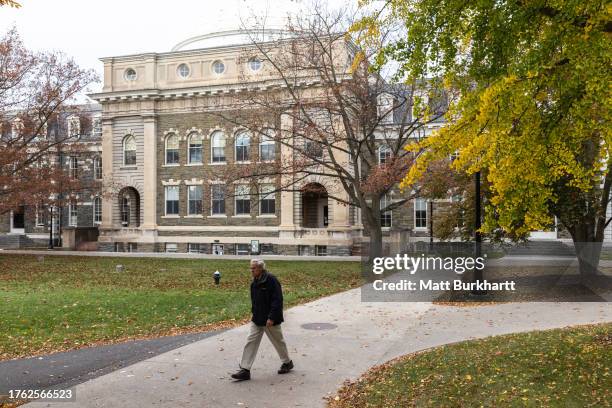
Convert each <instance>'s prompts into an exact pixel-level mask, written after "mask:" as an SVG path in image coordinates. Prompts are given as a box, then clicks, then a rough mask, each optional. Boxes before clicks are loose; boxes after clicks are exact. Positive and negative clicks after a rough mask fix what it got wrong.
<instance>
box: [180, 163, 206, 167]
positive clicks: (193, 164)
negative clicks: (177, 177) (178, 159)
mask: <svg viewBox="0 0 612 408" xmlns="http://www.w3.org/2000/svg"><path fill="white" fill-rule="evenodd" d="M203 165H204V163H187V164H186V165H185V166H187V167H195V166H203Z"/></svg>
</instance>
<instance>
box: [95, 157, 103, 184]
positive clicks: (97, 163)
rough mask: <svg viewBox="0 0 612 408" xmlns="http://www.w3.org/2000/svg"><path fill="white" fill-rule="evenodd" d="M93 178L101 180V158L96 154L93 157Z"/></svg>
mask: <svg viewBox="0 0 612 408" xmlns="http://www.w3.org/2000/svg"><path fill="white" fill-rule="evenodd" d="M93 164H94V178H95V179H96V180H102V159H101V158H100V157H99V156H98V157H95V158H94V161H93Z"/></svg>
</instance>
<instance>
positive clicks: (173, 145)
mask: <svg viewBox="0 0 612 408" xmlns="http://www.w3.org/2000/svg"><path fill="white" fill-rule="evenodd" d="M166 164H179V137H178V136H177V135H175V134H170V135H168V137H166Z"/></svg>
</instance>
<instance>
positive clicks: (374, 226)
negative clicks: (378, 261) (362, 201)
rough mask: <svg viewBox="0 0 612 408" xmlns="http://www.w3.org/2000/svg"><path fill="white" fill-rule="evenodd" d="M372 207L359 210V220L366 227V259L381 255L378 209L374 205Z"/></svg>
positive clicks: (369, 259)
mask: <svg viewBox="0 0 612 408" xmlns="http://www.w3.org/2000/svg"><path fill="white" fill-rule="evenodd" d="M372 207H374V208H364V209H362V210H361V222H362V223H363V225H364V226H365V227H366V228H367V230H368V233H369V237H370V245H369V246H368V261H369V262H372V260H373V259H374V258H378V257H381V256H382V255H383V244H382V228H381V226H380V215H378V214H380V210H379V208H378V207H377V206H376V205H373V206H372ZM376 215H378V216H376Z"/></svg>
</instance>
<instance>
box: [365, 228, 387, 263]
mask: <svg viewBox="0 0 612 408" xmlns="http://www.w3.org/2000/svg"><path fill="white" fill-rule="evenodd" d="M382 255H383V245H382V229H381V228H380V225H378V226H374V227H371V228H370V248H369V252H368V259H369V260H370V261H372V260H373V259H374V258H378V257H381V256H382Z"/></svg>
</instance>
